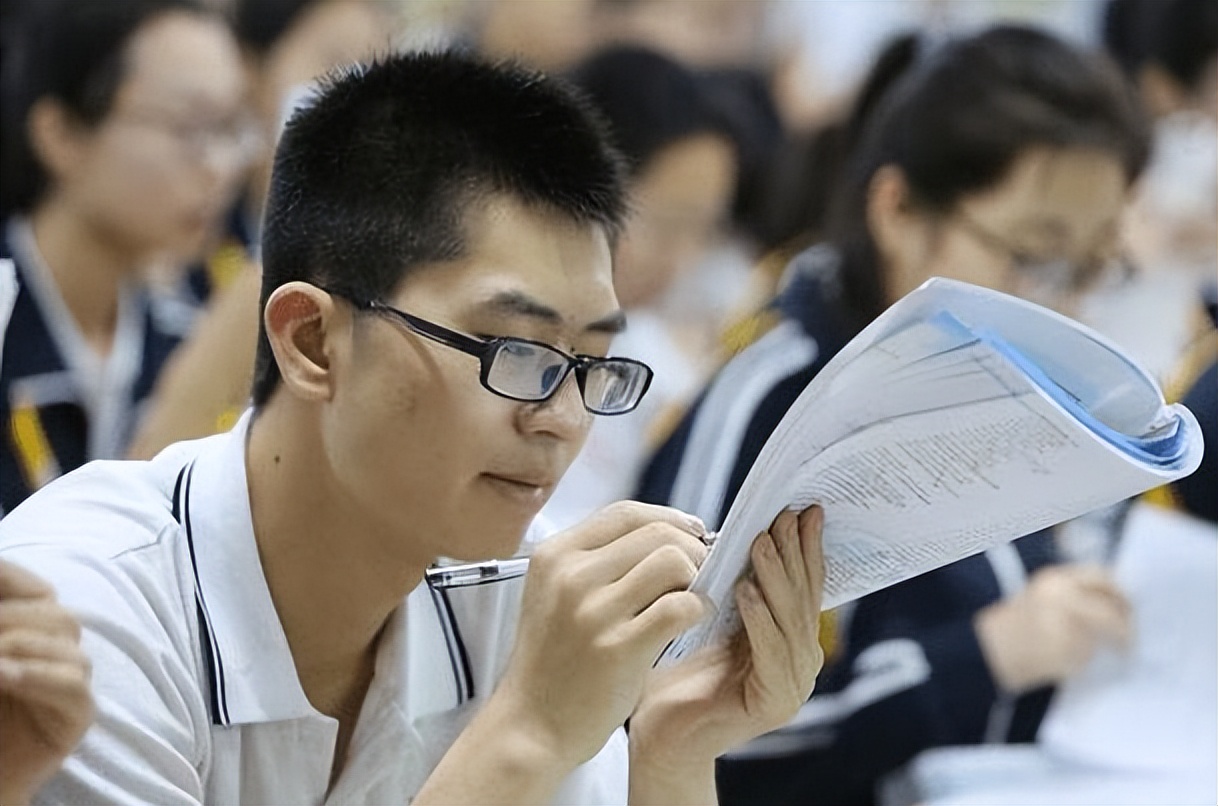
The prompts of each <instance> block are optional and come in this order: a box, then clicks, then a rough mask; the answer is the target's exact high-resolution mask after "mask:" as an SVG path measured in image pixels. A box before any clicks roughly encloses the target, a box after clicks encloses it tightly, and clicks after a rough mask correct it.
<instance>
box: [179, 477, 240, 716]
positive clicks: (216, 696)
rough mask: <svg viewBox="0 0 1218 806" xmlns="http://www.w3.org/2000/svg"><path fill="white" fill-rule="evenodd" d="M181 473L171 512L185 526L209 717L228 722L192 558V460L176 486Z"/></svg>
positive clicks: (220, 670) (220, 669)
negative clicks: (179, 496) (180, 514)
mask: <svg viewBox="0 0 1218 806" xmlns="http://www.w3.org/2000/svg"><path fill="white" fill-rule="evenodd" d="M183 475H184V476H185V480H186V483H185V490H183V491H182V495H181V498H180V499H178V498H177V496H176V494H175V501H174V513H175V515H176V513H178V512H179V511H180V512H182V513H183V515H184V517H183V518H182V522H183V523H184V524H185V526H186V545H187V547H188V548H189V549H190V564H191V568H192V570H193V571H194V575H195V606H196V608H197V609H198V618H199V641H200V643H201V644H202V649H203V661H204V667H205V668H206V670H207V680H208V688H209V689H210V693H211V718H212V722H214V723H215V724H217V725H230V724H232V722H231V720H230V719H229V715H228V695H227V692H226V690H225V685H224V661H223V659H222V658H221V657H220V647H219V646H218V645H217V643H216V635H215V632H213V631H212V628H211V617H210V616H209V615H208V613H207V602H206V600H205V599H204V598H203V586H202V585H201V584H200V582H199V564H198V562H197V561H196V560H195V540H194V530H193V528H192V526H191V522H190V487H191V481H192V479H193V477H194V462H191V463H190V465H189V466H187V467H186V468H183V470H182V474H180V475H179V476H178V487H179V488H181V487H182V479H183ZM175 493H176V490H175Z"/></svg>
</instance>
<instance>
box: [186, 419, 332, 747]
mask: <svg viewBox="0 0 1218 806" xmlns="http://www.w3.org/2000/svg"><path fill="white" fill-rule="evenodd" d="M251 416H252V411H247V412H246V413H245V414H244V415H243V416H242V417H241V419H240V420H239V421H238V423H237V425H236V426H235V427H234V428H233V430H232V431H230V432H229V433H228V434H224V435H222V436H220V437H217V438H215V439H212V440H207V441H206V443H205V444H204V447H203V449H202V450H201V451H200V452H199V454H198V456H197V457H196V459H195V461H194V462H193V463H191V464H190V465H188V466H187V467H186V469H185V475H184V477H183V482H182V490H181V496H182V498H181V500H182V502H183V503H182V511H181V516H182V523H183V525H184V526H185V529H186V539H187V541H188V542H189V543H190V551H191V557H192V559H193V561H194V564H195V580H196V586H197V587H196V594H197V599H198V605H199V610H200V622H201V623H200V636H199V640H200V643H201V644H202V645H203V656H204V660H205V665H209V666H210V668H209V669H208V670H207V672H208V674H209V676H210V678H211V684H212V686H211V688H212V691H211V696H212V718H213V721H215V722H218V723H220V724H224V725H231V724H240V723H245V722H264V721H267V722H269V721H276V720H287V719H299V718H303V717H308V716H317V715H318V712H317V711H316V710H315V709H314V708H313V706H312V705H311V704H310V703H309V700H308V698H307V697H306V696H305V693H304V689H303V688H301V685H300V678H299V677H297V675H296V666H295V664H294V663H293V661H292V651H291V648H290V647H289V646H288V639H287V636H286V635H285V634H284V632H283V625H282V624H281V623H280V621H279V614H278V612H277V611H276V610H275V604H274V602H273V601H272V600H271V591H270V588H268V587H267V584H266V576H265V575H264V573H263V570H262V561H261V559H260V558H259V556H258V544H257V542H256V541H255V540H254V524H253V517H252V516H251V514H250V501H249V485H248V484H247V483H246V474H245V443H246V435H247V434H248V433H249V425H250V420H251Z"/></svg>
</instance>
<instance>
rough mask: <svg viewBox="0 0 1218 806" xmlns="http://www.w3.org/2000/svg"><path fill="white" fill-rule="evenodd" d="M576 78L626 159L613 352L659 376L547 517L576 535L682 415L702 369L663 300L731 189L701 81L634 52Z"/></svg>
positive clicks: (647, 53) (731, 162)
mask: <svg viewBox="0 0 1218 806" xmlns="http://www.w3.org/2000/svg"><path fill="white" fill-rule="evenodd" d="M569 78H570V79H571V80H572V81H573V82H574V83H575V85H576V86H577V87H579V88H580V89H582V90H583V91H584V92H585V94H587V96H588V97H589V98H590V99H591V100H592V102H593V103H594V104H595V105H596V106H597V108H598V109H599V110H600V111H601V112H602V113H603V114H604V116H605V118H606V119H607V121H608V123H609V128H610V132H611V134H612V136H613V138H614V141H615V143H616V145H617V146H618V147H619V149H621V151H622V153H623V154H624V156H625V157H626V160H627V170H628V172H629V177H630V179H629V192H630V203H631V208H632V209H631V213H630V216H629V218H628V220H627V223H626V227H625V230H624V232H623V233H622V235H621V238H620V240H619V241H618V244H617V249H616V252H615V256H614V290H615V291H616V292H617V298H618V303H619V304H620V305H621V306H622V308H623V310H625V311H626V314H627V319H628V327H627V329H626V331H625V332H624V333H623V334H622V335H621V336H619V337H618V338H617V339H616V340H615V341H614V344H613V347H612V350H611V352H612V353H613V354H620V355H631V356H636V357H638V358H639V360H641V361H643V362H645V363H647V364H648V366H650V367H652V368H653V369H654V370H655V378H654V380H653V381H652V384H651V388H650V389H649V390H648V393H647V398H646V403H644V404H643V405H640V407H639V408H638V409H636V410H635V411H633V412H630V413H629V414H624V415H621V416H618V417H610V418H601V421H599V422H597V423H596V424H594V425H593V428H592V431H591V432H590V434H589V437H588V441H587V442H586V443H585V445H584V449H583V451H582V452H581V453H580V456H579V458H578V459H577V460H576V461H575V463H574V464H573V465H572V467H571V468H570V469H569V470H568V471H567V474H566V475H565V476H564V477H563V480H562V482H561V483H560V484H559V486H558V489H556V490H555V492H554V495H553V496H552V497H551V499H550V502H549V503H548V504H547V505H546V508H545V510H544V513H545V515H546V516H547V517H548V518H549V519H550V520H551V522H553V523H554V524H555V525H556V526H559V527H565V526H568V525H573V524H575V523H577V522H578V521H580V520H582V519H583V518H585V517H587V516H588V515H589V514H591V513H592V512H593V511H594V510H596V509H599V508H600V507H602V506H604V505H606V504H609V503H611V502H613V501H617V500H620V499H623V498H626V497H628V496H629V495H630V493H631V491H632V490H633V488H634V485H635V483H636V480H637V474H638V471H639V469H640V467H641V464H642V461H643V459H644V458H645V456H646V446H647V444H648V442H649V429H650V428H652V427H653V426H654V425H655V421H656V418H657V417H658V416H660V414H661V413H663V412H664V411H665V410H666V409H668V408H670V407H674V406H680V407H684V405H685V404H686V403H687V402H688V399H689V397H690V396H691V395H692V393H693V392H694V391H695V390H696V389H697V388H698V386H699V385H700V384H701V382H702V380H703V378H704V377H705V375H706V372H707V367H706V366H705V364H704V363H703V360H702V359H703V356H701V355H699V352H698V349H697V346H696V345H691V344H688V343H685V341H684V339H683V334H682V333H681V332H680V331H679V330H678V328H676V327H675V326H674V325H673V323H672V321H671V319H670V318H668V317H667V316H666V315H665V314H666V312H665V311H664V310H663V308H662V307H660V306H661V303H662V301H663V299H664V295H665V293H666V292H667V291H668V290H669V288H670V287H671V286H672V285H673V283H674V282H675V281H676V280H677V278H678V277H679V276H680V275H681V274H682V273H683V272H688V271H690V270H691V269H692V268H693V267H694V266H695V264H696V263H697V261H698V260H699V259H701V258H702V257H703V256H704V255H705V254H706V252H707V251H708V250H709V249H710V247H711V246H712V245H713V244H714V243H715V242H716V238H717V235H718V233H719V231H720V228H721V227H722V225H723V224H724V222H725V219H726V216H727V211H728V209H729V206H730V204H731V201H732V198H733V193H734V190H735V185H736V175H737V165H738V158H737V151H736V146H735V143H734V141H733V139H732V137H731V134H730V131H729V128H728V123H727V121H726V120H725V119H724V117H723V116H722V115H721V114H720V112H719V108H718V107H717V106H716V105H715V104H714V103H713V102H712V101H711V99H710V98H709V97H708V96H707V94H706V93H705V91H704V88H703V85H701V84H700V83H699V80H698V78H697V77H696V76H695V75H694V73H693V72H692V71H690V70H688V69H686V68H685V67H683V66H681V65H680V64H679V63H677V62H676V61H674V60H672V59H670V58H668V57H666V56H663V55H661V54H659V53H657V52H655V51H653V50H649V49H647V48H642V47H638V46H616V47H612V48H609V49H607V50H604V51H601V52H599V53H597V54H595V55H594V56H592V57H590V58H589V59H587V60H586V61H584V62H582V63H580V64H579V65H577V66H576V67H575V68H574V70H572V71H571V72H570V73H569Z"/></svg>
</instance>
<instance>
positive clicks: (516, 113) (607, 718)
mask: <svg viewBox="0 0 1218 806" xmlns="http://www.w3.org/2000/svg"><path fill="white" fill-rule="evenodd" d="M624 209H625V200H624V199H623V196H622V189H621V177H620V169H619V165H618V160H617V158H616V156H615V154H614V152H613V151H612V149H611V148H610V147H609V146H608V145H607V144H606V139H605V137H604V135H603V133H602V130H601V128H600V124H599V123H598V122H597V118H596V117H595V116H594V115H592V114H591V113H590V112H589V110H588V109H587V108H586V107H585V106H584V105H583V103H582V102H581V101H580V100H578V99H577V98H576V97H575V96H574V95H572V94H571V93H570V92H569V91H568V90H567V89H565V88H564V87H563V86H562V85H560V84H557V83H554V82H552V81H550V80H548V79H545V78H543V77H541V76H538V75H536V74H533V73H527V72H523V71H518V70H515V69H511V68H496V67H490V66H487V65H484V64H481V63H479V62H477V61H473V60H470V59H467V58H465V57H460V56H457V55H452V54H436V55H413V56H401V57H393V58H388V59H386V60H384V61H382V62H380V63H378V64H375V65H373V66H371V67H368V68H360V69H354V70H351V71H349V72H348V73H346V74H345V75H342V76H338V77H336V78H335V79H334V80H333V81H332V83H331V84H330V85H329V86H328V87H327V88H326V90H325V91H324V92H323V93H322V94H321V95H320V96H319V97H318V98H317V99H316V100H315V101H314V102H313V103H312V104H311V105H310V106H309V107H308V108H306V109H304V110H302V111H300V112H299V113H297V115H296V116H295V117H294V118H293V120H292V121H291V122H290V123H289V125H288V127H287V129H286V131H285V134H284V137H283V140H282V142H281V143H280V146H279V152H278V154H277V157H276V163H275V169H274V175H273V181H272V187H271V193H270V197H269V202H268V208H267V216H266V224H265V230H264V243H263V258H264V276H263V294H262V303H263V305H262V308H263V322H262V332H261V335H260V340H259V346H258V359H257V367H256V376H255V380H254V389H253V403H254V406H253V409H252V410H251V411H250V412H248V413H247V414H246V415H245V416H244V417H243V418H242V419H241V421H240V422H239V423H238V425H237V426H236V428H235V429H234V430H233V431H232V432H231V433H229V434H225V435H220V436H217V437H213V438H209V439H205V440H200V441H197V442H190V443H178V444H176V445H173V446H170V447H169V448H167V449H166V450H165V451H164V452H162V453H161V454H160V455H158V456H157V457H156V458H155V459H153V460H152V461H151V462H147V463H122V464H117V463H104V464H102V463H98V464H93V465H90V466H87V467H86V468H84V469H82V470H81V471H79V472H77V473H74V474H71V475H69V476H67V477H65V478H64V479H63V480H62V481H61V482H59V483H56V484H54V485H52V486H50V487H49V488H47V489H46V490H45V491H44V492H42V493H40V494H38V495H36V496H34V497H33V498H31V499H30V501H29V502H28V503H27V504H26V505H24V506H22V507H20V508H18V509H17V510H16V511H14V512H13V513H12V515H11V516H10V517H9V518H8V519H6V520H5V521H4V523H3V524H2V525H0V557H3V558H5V559H14V560H19V561H22V562H24V563H26V564H28V566H29V567H30V568H31V569H32V570H34V571H36V572H38V573H40V574H42V575H45V576H46V577H48V578H49V579H50V580H51V581H52V582H53V583H54V584H56V585H57V586H58V587H59V589H60V590H61V591H62V594H63V596H64V599H65V601H66V603H68V604H69V605H70V606H72V607H73V608H75V609H76V610H77V611H78V612H79V614H80V617H81V620H82V624H83V628H84V638H83V646H84V648H85V649H86V651H87V652H88V653H89V654H90V656H91V658H92V660H93V664H94V686H95V697H96V700H97V703H98V724H97V727H96V728H95V729H94V730H92V731H91V732H90V733H89V734H88V735H87V736H86V737H85V739H84V742H83V743H82V745H81V748H80V749H79V751H78V752H77V753H76V754H74V755H73V756H72V757H71V758H70V759H69V760H68V762H67V763H66V765H65V768H64V771H63V772H62V774H61V775H59V776H58V777H57V778H56V779H54V780H53V781H52V782H51V783H50V785H49V786H48V787H47V788H46V789H45V790H44V791H43V793H42V796H41V797H42V800H43V801H45V802H67V801H72V802H77V801H85V802H96V801H115V802H156V803H200V802H219V803H239V802H249V803H266V802H293V803H296V802H300V803H305V802H309V803H321V802H336V803H338V802H342V803H346V802H375V803H394V802H406V801H410V800H411V799H413V800H414V802H415V803H431V802H445V803H460V802H465V803H495V802H500V803H520V802H541V801H546V800H550V799H554V800H557V801H560V802H564V803H575V802H607V801H618V802H623V801H626V800H627V799H629V800H630V801H632V802H682V803H687V802H695V801H710V800H712V799H713V798H714V796H715V795H714V789H713V786H714V783H713V771H714V759H715V758H716V756H718V755H719V754H721V753H722V752H723V751H724V750H726V749H727V748H728V747H731V746H733V745H735V744H738V743H740V742H742V741H744V740H747V739H749V738H751V737H753V736H755V735H758V734H760V733H761V732H763V731H765V730H767V729H770V728H773V727H775V726H777V725H779V724H781V723H782V721H783V720H784V719H786V718H788V717H789V716H790V715H791V714H793V713H794V711H795V709H796V708H797V707H798V705H799V704H800V703H801V702H802V701H803V700H804V699H805V698H806V696H807V694H808V692H809V691H810V689H811V687H812V684H813V681H814V678H815V676H816V673H817V670H818V669H819V666H820V661H821V655H820V650H819V647H818V645H817V620H816V614H817V613H818V611H819V598H820V585H821V576H822V575H821V568H820V542H819V540H820V514H819V510H808V511H807V512H806V513H802V514H800V515H795V514H794V513H785V514H784V515H782V516H780V517H779V518H778V519H777V520H776V521H775V524H774V527H773V528H772V529H771V531H770V532H769V533H766V534H764V535H762V536H760V537H759V538H758V540H757V542H756V544H755V546H754V563H755V573H754V575H753V576H752V577H750V579H749V580H746V581H744V582H742V584H741V586H740V588H739V590H738V597H737V598H738V601H739V604H740V606H741V612H742V615H743V620H744V625H745V626H744V629H743V630H742V632H741V634H740V636H739V637H738V640H736V641H734V642H732V643H731V644H730V645H726V646H723V647H719V648H716V649H714V650H713V651H708V652H706V653H703V654H701V655H698V656H695V657H693V658H691V659H689V660H688V661H685V662H683V663H682V664H680V665H677V666H674V667H671V668H665V669H660V670H655V669H653V668H652V665H653V661H654V660H655V658H656V657H657V656H658V654H659V653H660V651H661V650H662V649H663V647H664V646H665V645H666V643H667V642H668V641H669V640H671V639H672V638H673V637H674V636H675V635H676V634H677V633H679V632H680V631H681V630H683V629H685V628H687V627H689V626H691V625H692V624H693V623H695V622H696V621H697V620H698V619H699V618H701V617H702V616H703V615H704V613H705V605H704V603H703V602H702V601H701V600H700V599H699V598H698V597H697V596H696V595H694V594H692V593H690V592H688V591H687V590H686V588H687V587H688V584H689V582H690V580H691V578H692V575H693V573H694V571H695V569H696V567H697V565H698V563H699V562H700V561H701V559H702V558H703V556H704V555H705V552H706V548H705V545H704V542H703V541H702V540H701V539H700V538H701V537H703V536H704V529H703V527H702V525H701V523H700V522H699V521H697V520H696V519H693V518H690V517H689V516H687V515H685V514H683V513H681V512H677V511H675V510H670V509H666V508H662V507H649V506H644V505H641V504H620V505H615V506H612V507H609V508H607V509H605V510H603V511H601V512H599V513H597V514H596V515H594V516H593V517H592V518H590V519H589V520H588V521H586V522H585V523H583V524H580V525H578V526H576V527H573V528H572V529H569V530H567V531H566V532H563V533H562V534H560V535H557V536H555V537H553V538H552V539H549V540H546V541H545V542H542V543H540V545H537V539H538V538H539V537H541V536H543V534H542V533H543V529H542V527H540V526H537V525H534V524H533V520H534V517H535V515H536V514H537V512H538V510H539V509H540V508H541V506H542V504H544V503H545V500H546V498H547V497H548V495H549V494H550V491H551V490H552V489H553V487H554V485H555V484H556V483H557V481H558V479H559V478H560V477H561V475H562V473H563V472H564V470H565V469H566V467H567V466H568V465H569V464H570V462H571V460H572V459H573V458H574V456H575V454H576V453H577V452H578V450H579V448H580V445H581V443H582V441H583V439H584V437H585V435H586V434H587V429H588V427H589V424H590V421H591V418H592V417H593V416H594V415H597V414H602V415H613V414H619V413H623V412H627V411H630V410H631V409H632V408H633V407H634V406H635V405H637V403H638V401H639V399H640V398H641V397H642V395H643V394H644V392H645V391H646V388H647V384H648V382H649V380H650V375H651V372H650V370H649V369H648V368H647V367H646V366H644V365H643V364H640V363H638V362H636V361H631V360H629V359H626V358H618V357H606V356H605V353H606V351H607V350H608V348H609V343H610V340H611V339H612V337H613V335H614V334H615V333H617V332H618V331H619V330H620V329H621V328H622V327H623V326H624V319H623V316H622V314H621V311H620V309H619V307H618V303H617V300H616V297H615V295H614V291H613V277H612V264H611V257H610V254H611V244H612V241H613V238H614V235H615V233H616V232H617V231H618V229H619V226H620V223H621V218H622V215H623V211H624ZM522 536H525V539H524V542H523V544H522ZM534 549H535V550H534ZM530 553H531V561H530V568H529V572H528V574H527V576H526V577H524V578H523V579H515V580H506V581H491V582H488V583H486V584H482V585H471V586H467V587H461V588H449V587H444V586H441V585H439V584H436V585H429V584H427V583H426V582H425V581H424V580H425V576H426V572H427V570H428V569H429V568H431V567H432V566H434V565H435V564H436V562H437V561H438V560H440V559H441V558H444V559H448V560H453V561H456V562H462V563H471V562H472V563H476V562H484V561H489V560H491V559H493V558H509V557H512V556H513V555H521V554H530ZM628 718H629V720H630V733H629V738H628V739H627V736H626V734H625V732H624V731H623V730H622V728H621V726H622V725H623V723H624V722H625V721H626V720H627V719H628Z"/></svg>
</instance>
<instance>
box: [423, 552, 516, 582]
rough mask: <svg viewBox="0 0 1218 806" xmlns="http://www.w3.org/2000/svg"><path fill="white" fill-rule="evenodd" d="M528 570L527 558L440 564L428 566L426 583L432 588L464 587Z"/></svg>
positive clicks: (509, 576)
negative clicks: (464, 563) (432, 566)
mask: <svg viewBox="0 0 1218 806" xmlns="http://www.w3.org/2000/svg"><path fill="white" fill-rule="evenodd" d="M528 570H529V558H528V557H517V558H516V559H512V560H488V561H486V562H482V563H469V564H467V565H442V566H437V567H435V568H428V569H427V572H426V578H427V584H428V585H430V586H431V587H433V588H466V587H469V586H470V585H483V584H485V583H488V582H499V581H501V580H504V579H515V578H516V577H522V576H524V574H525V572H526V571H528Z"/></svg>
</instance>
